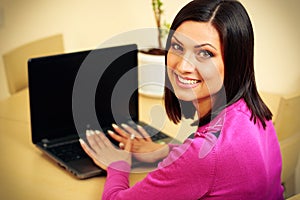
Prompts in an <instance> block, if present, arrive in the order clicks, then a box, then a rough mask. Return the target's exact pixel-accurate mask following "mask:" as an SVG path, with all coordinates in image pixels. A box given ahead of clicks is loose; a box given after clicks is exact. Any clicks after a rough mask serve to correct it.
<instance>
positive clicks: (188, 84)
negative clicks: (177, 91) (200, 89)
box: [174, 73, 201, 88]
mask: <svg viewBox="0 0 300 200" xmlns="http://www.w3.org/2000/svg"><path fill="white" fill-rule="evenodd" d="M174 74H175V73H174ZM175 77H176V80H177V84H178V85H179V86H181V87H184V88H192V87H196V86H197V85H199V83H200V82H201V81H200V80H197V79H192V78H186V77H182V76H179V75H178V74H175Z"/></svg>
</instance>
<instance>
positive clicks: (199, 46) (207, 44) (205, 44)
mask: <svg viewBox="0 0 300 200" xmlns="http://www.w3.org/2000/svg"><path fill="white" fill-rule="evenodd" d="M172 38H174V39H175V40H176V41H177V42H178V43H179V44H180V45H183V44H182V42H180V41H179V40H178V39H177V38H176V37H175V36H174V35H173V36H172ZM203 46H210V47H212V48H213V49H215V50H217V48H216V47H214V46H213V45H212V44H210V43H203V44H199V45H195V46H194V48H201V47H203Z"/></svg>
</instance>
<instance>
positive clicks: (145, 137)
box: [137, 125, 152, 142]
mask: <svg viewBox="0 0 300 200" xmlns="http://www.w3.org/2000/svg"><path fill="white" fill-rule="evenodd" d="M137 129H138V130H139V132H140V133H141V134H142V136H143V138H144V139H145V140H146V141H148V142H152V139H151V137H150V136H149V134H148V133H147V131H145V129H144V128H143V127H141V126H140V125H137Z"/></svg>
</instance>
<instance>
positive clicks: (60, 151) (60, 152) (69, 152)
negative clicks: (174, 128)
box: [48, 124, 168, 162]
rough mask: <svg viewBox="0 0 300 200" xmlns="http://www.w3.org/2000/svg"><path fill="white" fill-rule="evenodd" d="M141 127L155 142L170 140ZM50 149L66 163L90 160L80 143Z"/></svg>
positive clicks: (157, 132) (148, 127)
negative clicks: (83, 159)
mask: <svg viewBox="0 0 300 200" xmlns="http://www.w3.org/2000/svg"><path fill="white" fill-rule="evenodd" d="M140 125H141V126H143V128H144V129H145V130H146V131H147V133H148V134H149V136H150V137H151V139H152V140H153V141H154V142H155V141H160V140H163V139H166V138H168V136H167V135H165V134H164V133H161V132H160V131H159V130H157V129H155V128H153V127H151V126H148V125H146V124H140ZM133 128H136V127H133ZM48 149H49V151H50V152H51V153H53V154H54V155H56V156H57V157H59V158H60V159H62V160H63V161H65V162H70V161H74V160H79V159H82V158H88V155H87V154H86V153H85V152H84V150H83V149H82V147H81V146H80V143H79V142H78V141H76V142H72V143H69V144H64V145H61V146H54V147H49V148H48Z"/></svg>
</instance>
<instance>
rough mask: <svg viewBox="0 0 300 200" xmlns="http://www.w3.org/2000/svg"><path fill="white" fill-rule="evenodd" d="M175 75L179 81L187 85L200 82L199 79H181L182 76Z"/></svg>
mask: <svg viewBox="0 0 300 200" xmlns="http://www.w3.org/2000/svg"><path fill="white" fill-rule="evenodd" d="M177 77H178V80H179V81H180V82H181V83H183V84H187V85H193V84H196V83H198V82H200V81H198V80H187V79H183V78H182V77H180V76H177Z"/></svg>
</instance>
